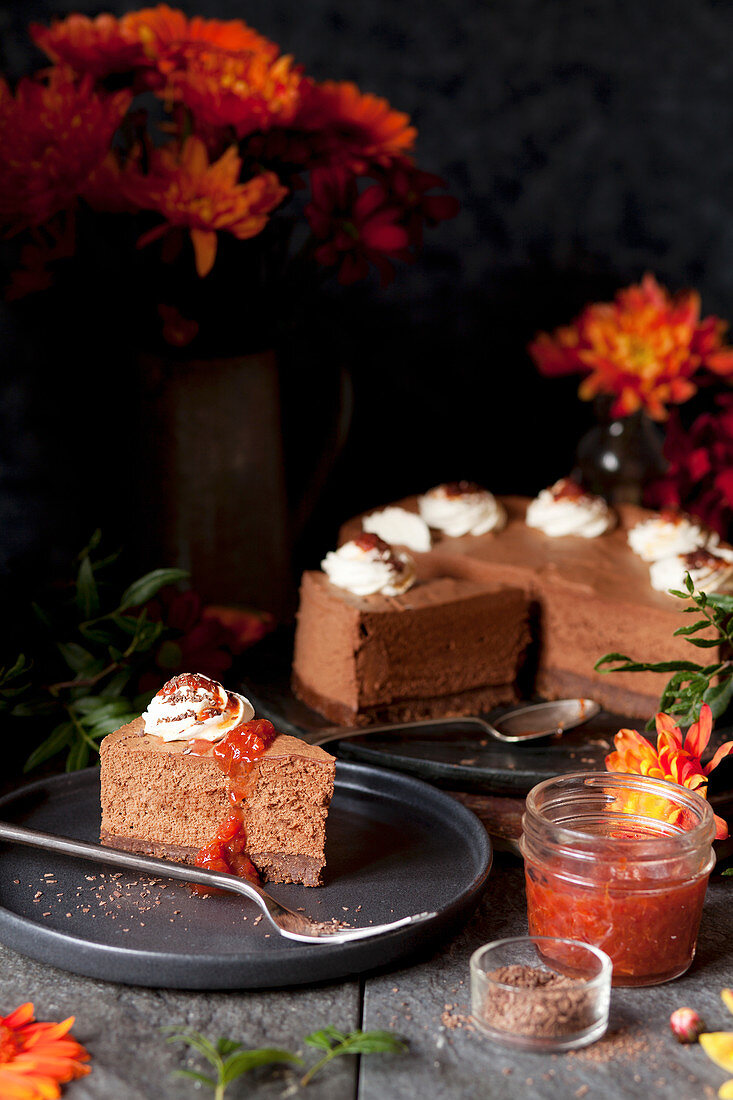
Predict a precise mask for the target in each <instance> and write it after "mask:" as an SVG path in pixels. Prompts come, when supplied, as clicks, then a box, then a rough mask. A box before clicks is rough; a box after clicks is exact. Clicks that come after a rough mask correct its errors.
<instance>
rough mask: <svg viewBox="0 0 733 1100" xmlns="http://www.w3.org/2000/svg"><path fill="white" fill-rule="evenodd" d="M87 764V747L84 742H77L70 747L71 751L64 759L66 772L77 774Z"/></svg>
mask: <svg viewBox="0 0 733 1100" xmlns="http://www.w3.org/2000/svg"><path fill="white" fill-rule="evenodd" d="M88 763H89V745H88V744H87V742H86V741H83V740H78V741H76V742H75V743H74V744H73V745H72V746H71V751H70V752H69V755H68V756H67V757H66V770H67V772H77V771H80V770H81V769H82V768H86V766H87V764H88Z"/></svg>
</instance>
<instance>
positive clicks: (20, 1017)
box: [0, 1001, 33, 1028]
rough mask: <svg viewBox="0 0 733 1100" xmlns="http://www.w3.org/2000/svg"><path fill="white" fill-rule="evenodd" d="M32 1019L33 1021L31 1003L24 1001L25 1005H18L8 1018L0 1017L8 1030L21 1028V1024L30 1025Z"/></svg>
mask: <svg viewBox="0 0 733 1100" xmlns="http://www.w3.org/2000/svg"><path fill="white" fill-rule="evenodd" d="M32 1019H33V1002H32V1001H26V1003H25V1004H24V1005H19V1006H18V1007H17V1008H16V1009H15V1011H14V1012H11V1013H10V1015H9V1016H5V1017H2V1016H0V1020H2V1021H3V1023H4V1024H5V1026H6V1027H10V1028H16V1027H22V1026H23V1024H27V1023H30V1021H31V1020H32Z"/></svg>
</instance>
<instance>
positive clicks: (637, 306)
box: [529, 275, 733, 420]
mask: <svg viewBox="0 0 733 1100" xmlns="http://www.w3.org/2000/svg"><path fill="white" fill-rule="evenodd" d="M726 327H727V326H726V325H725V323H724V322H723V321H720V320H719V319H718V318H717V317H706V318H704V319H703V320H701V319H700V297H699V295H698V294H696V293H695V292H694V291H687V292H685V293H683V294H680V295H678V296H677V297H676V298H672V297H671V296H670V294H669V293H668V292H667V291H666V290H665V289H664V288H663V287H661V286H660V285H659V284H658V283H657V281H656V280H655V279H654V277H653V276H652V275H645V276H644V278H643V280H642V282H641V284H640V285H638V286H637V285H634V286H630V287H627V288H626V289H625V290H621V291H619V293H618V294H617V295H616V300H615V301H614V302H599V303H596V304H594V305H590V306H587V307H586V309H585V310H584V311H583V312H582V313H581V315H580V316H579V317H578V318H577V320H575V321H574V322H573V324H572V325H569V326H567V327H565V328H559V329H557V330H556V331H555V333H554V334H553V335H552V336H550V335H548V334H547V333H541V334H540V335H539V336H538V337H537V339H536V340H534V342H533V343H532V344H530V348H529V350H530V354H531V355H532V357H533V359H534V361H535V363H536V364H537V367H538V368H539V370H540V371H541V372H542V373H543V374H546V375H562V374H574V373H583V374H585V375H586V376H587V377H586V378H585V379H584V380H583V382H582V383H581V386H580V391H579V392H580V396H581V397H582V398H585V399H588V398H592V397H595V396H596V394H599V393H603V394H611V395H613V396H614V397H615V402H614V405H613V407H612V410H611V411H612V415H614V416H628V415H629V414H630V413H633V412H635V411H636V410H637V409H645V410H646V411H647V412H648V413H649V415H650V416H652V417H653V418H654V419H655V420H664V419H666V417H667V415H668V406H669V405H679V404H682V403H683V402H684V401H687V400H688V399H689V398H690V397H692V395H693V394H694V393H696V392H697V389H698V385H699V384H700V382H701V381H706V380H709V379H710V377H711V376H712V375H718V376H721V377H726V376H730V375H731V374H733V348H731V347H727V346H725V345H724V343H723V335H724V333H725V329H726Z"/></svg>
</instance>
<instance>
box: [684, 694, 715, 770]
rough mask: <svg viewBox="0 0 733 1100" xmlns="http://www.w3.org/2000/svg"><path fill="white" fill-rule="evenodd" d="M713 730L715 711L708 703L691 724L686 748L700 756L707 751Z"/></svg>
mask: <svg viewBox="0 0 733 1100" xmlns="http://www.w3.org/2000/svg"><path fill="white" fill-rule="evenodd" d="M712 731H713V712H712V711H711V709H710V707H709V706H708V704H707V703H703V705H702V706H701V707H700V717H699V718H698V720H697V722H695V723H694V725H692V726H690V728H689V730H688V731H687V737H686V738H685V749H686V750H687V752H691V753H693V755H694V756H697V757H700V756H702V754H703V753H704V751H705V746H706V745H707V743H708V741H709V740H710V734H711V733H712Z"/></svg>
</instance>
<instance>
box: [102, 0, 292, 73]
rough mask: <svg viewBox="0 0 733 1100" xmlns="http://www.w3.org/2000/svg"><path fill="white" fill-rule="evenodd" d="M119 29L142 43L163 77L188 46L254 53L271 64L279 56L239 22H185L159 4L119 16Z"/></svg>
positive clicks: (177, 63)
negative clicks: (162, 73)
mask: <svg viewBox="0 0 733 1100" xmlns="http://www.w3.org/2000/svg"><path fill="white" fill-rule="evenodd" d="M120 26H121V28H122V29H123V31H124V32H125V33H129V34H131V35H132V36H134V37H135V38H137V39H138V40H139V41H140V42H142V44H143V47H144V49H145V52H146V54H147V56H148V58H149V59H150V60H151V61H152V62H153V63H154V64H155V65H157V66H158V67H159V68H160V70H161V71H162V72H164V73H167V72H170V71H171V70H172V69H173V68H175V67H177V66H180V64H181V57H182V55H183V54H184V53H185V52H186V50H188V49H189V48H190V47H192V46H198V47H202V48H203V47H211V48H213V49H215V50H222V51H227V52H229V53H230V54H242V53H255V54H259V55H260V56H261V57H263V58H265V59H266V60H269V61H274V60H275V58H276V57H277V55H278V53H279V52H280V51H279V49H278V47H277V46H276V45H275V43H274V42H270V41H269V39H267V38H265V37H264V36H263V35H261V34H258V33H257V31H254V30H252V28H251V27H248V26H247V24H246V23H245V22H243V20H241V19H230V20H226V21H223V20H219V19H203V18H202V17H201V16H200V15H196V16H194V17H193V18H192V19H189V18H188V16H187V15H184V13H183V12H182V11H177V10H176V9H174V8H170V7H168V5H167V4H159V5H158V6H157V7H155V8H143V9H142V10H141V11H133V12H129V13H128V14H127V15H123V16H122V18H121V20H120Z"/></svg>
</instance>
